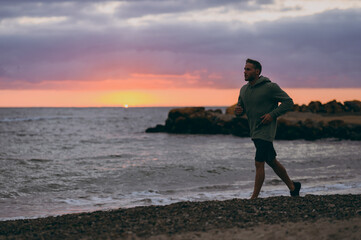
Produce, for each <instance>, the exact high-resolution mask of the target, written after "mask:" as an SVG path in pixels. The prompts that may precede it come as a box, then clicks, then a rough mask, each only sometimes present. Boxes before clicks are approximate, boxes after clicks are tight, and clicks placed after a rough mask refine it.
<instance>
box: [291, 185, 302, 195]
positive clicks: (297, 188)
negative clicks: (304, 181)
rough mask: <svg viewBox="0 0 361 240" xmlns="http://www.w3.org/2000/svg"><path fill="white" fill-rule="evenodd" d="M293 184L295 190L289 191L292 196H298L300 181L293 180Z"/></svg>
mask: <svg viewBox="0 0 361 240" xmlns="http://www.w3.org/2000/svg"><path fill="white" fill-rule="evenodd" d="M293 184H294V185H295V190H293V191H290V194H291V196H292V197H297V196H300V190H301V183H300V182H293Z"/></svg>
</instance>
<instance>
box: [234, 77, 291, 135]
mask: <svg viewBox="0 0 361 240" xmlns="http://www.w3.org/2000/svg"><path fill="white" fill-rule="evenodd" d="M279 102H281V104H280V105H278V103H279ZM238 104H239V105H240V106H241V107H242V108H243V113H245V114H246V115H247V118H248V123H249V128H250V135H251V138H252V139H263V140H266V141H270V142H272V141H273V140H274V138H275V136H276V129H277V117H279V116H281V115H282V114H285V113H286V112H287V111H290V110H292V107H293V101H292V99H291V98H290V97H289V96H288V95H287V93H285V92H284V91H283V90H282V89H281V88H280V87H279V86H278V85H277V84H276V83H273V82H271V81H270V80H269V79H268V78H267V77H263V76H260V78H259V79H258V80H257V81H256V83H255V84H254V85H253V86H252V85H250V84H249V83H248V84H246V85H244V86H243V87H242V88H241V90H240V93H239V97H238ZM267 113H269V114H270V115H271V116H272V118H273V121H272V122H271V123H269V124H262V123H261V121H262V119H261V117H262V116H263V115H264V114H267Z"/></svg>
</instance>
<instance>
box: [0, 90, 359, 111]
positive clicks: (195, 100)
mask: <svg viewBox="0 0 361 240" xmlns="http://www.w3.org/2000/svg"><path fill="white" fill-rule="evenodd" d="M284 90H285V91H286V92H287V93H288V94H289V95H290V96H291V97H292V98H293V100H294V102H295V103H297V104H308V103H309V102H310V101H316V100H318V101H321V102H322V103H326V102H328V101H331V100H334V99H336V100H337V101H340V102H344V101H348V100H360V99H361V98H360V96H361V88H354V89H297V88H289V89H287V88H285V89H284ZM238 93H239V89H174V88H173V89H163V90H119V91H110V90H108V91H102V90H99V91H95V90H89V91H81V90H16V91H14V90H3V91H0V107H124V106H125V105H127V106H129V107H158V106H159V107H167V106H170V107H174V106H230V105H232V104H234V103H236V101H237V98H238Z"/></svg>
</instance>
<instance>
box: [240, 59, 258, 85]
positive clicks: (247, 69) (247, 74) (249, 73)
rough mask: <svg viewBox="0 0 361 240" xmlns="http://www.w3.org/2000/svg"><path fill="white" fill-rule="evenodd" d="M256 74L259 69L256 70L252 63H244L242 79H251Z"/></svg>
mask: <svg viewBox="0 0 361 240" xmlns="http://www.w3.org/2000/svg"><path fill="white" fill-rule="evenodd" d="M258 75H259V70H256V69H255V68H254V65H253V64H252V63H246V65H245V66H244V80H245V81H247V82H249V81H253V80H254V79H255V78H256V77H257V76H258Z"/></svg>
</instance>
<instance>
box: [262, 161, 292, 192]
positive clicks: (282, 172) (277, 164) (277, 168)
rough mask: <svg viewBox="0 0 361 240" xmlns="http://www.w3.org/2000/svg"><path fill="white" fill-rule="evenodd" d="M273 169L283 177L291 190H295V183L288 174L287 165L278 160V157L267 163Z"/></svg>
mask: <svg viewBox="0 0 361 240" xmlns="http://www.w3.org/2000/svg"><path fill="white" fill-rule="evenodd" d="M267 164H268V165H269V166H270V167H271V168H272V169H273V171H274V172H275V173H276V174H277V175H278V176H279V177H280V178H281V179H282V181H283V182H284V183H285V184H286V185H287V187H288V188H289V189H290V191H293V190H295V185H294V184H293V182H292V181H291V179H290V177H289V176H288V174H287V171H286V169H285V167H284V166H283V165H282V164H281V163H280V162H279V161H277V159H275V160H273V162H272V163H267Z"/></svg>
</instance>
